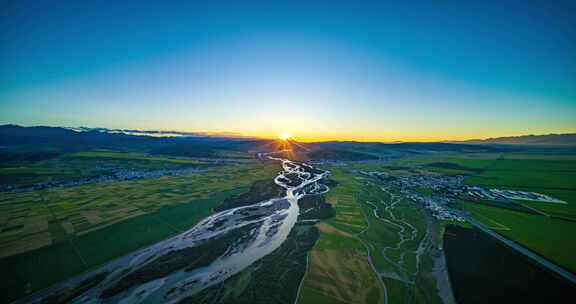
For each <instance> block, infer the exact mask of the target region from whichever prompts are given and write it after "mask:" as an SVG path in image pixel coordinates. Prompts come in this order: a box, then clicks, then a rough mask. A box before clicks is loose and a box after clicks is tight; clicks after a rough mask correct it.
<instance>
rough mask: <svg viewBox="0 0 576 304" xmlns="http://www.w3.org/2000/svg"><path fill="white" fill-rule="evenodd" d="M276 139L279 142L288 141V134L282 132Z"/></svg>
mask: <svg viewBox="0 0 576 304" xmlns="http://www.w3.org/2000/svg"><path fill="white" fill-rule="evenodd" d="M278 138H280V139H281V140H288V139H290V134H288V132H282V133H280V135H279V136H278Z"/></svg>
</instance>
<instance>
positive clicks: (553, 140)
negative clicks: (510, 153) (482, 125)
mask: <svg viewBox="0 0 576 304" xmlns="http://www.w3.org/2000/svg"><path fill="white" fill-rule="evenodd" d="M452 143H464V144H479V145H486V144H492V145H494V144H497V145H539V146H576V133H567V134H546V135H523V136H507V137H495V138H488V139H471V140H465V141H458V142H452Z"/></svg>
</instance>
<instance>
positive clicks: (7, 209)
mask: <svg viewBox="0 0 576 304" xmlns="http://www.w3.org/2000/svg"><path fill="white" fill-rule="evenodd" d="M277 170H278V167H277V166H262V165H261V164H255V165H242V166H219V167H215V168H213V169H212V170H209V171H205V172H201V173H194V174H190V175H185V176H171V177H162V178H156V179H144V180H133V181H124V182H107V183H98V184H90V185H84V186H77V187H69V188H53V189H49V190H41V191H34V192H24V193H5V194H3V196H2V197H1V199H0V215H1V221H0V224H1V226H0V227H1V228H2V230H1V231H2V232H0V249H1V250H0V253H2V256H3V258H2V259H0V268H2V269H3V274H4V275H5V276H7V277H10V278H11V279H10V281H9V283H6V284H3V286H2V289H3V290H2V295H3V301H5V300H6V299H8V298H12V299H14V298H15V297H17V296H21V295H23V294H25V293H28V292H32V291H36V290H39V289H41V288H44V287H47V286H49V285H51V284H54V283H56V282H58V281H60V280H63V279H66V278H67V277H70V276H71V275H73V274H77V273H80V272H82V271H86V270H89V269H92V268H94V267H96V266H98V265H100V264H102V263H105V262H107V261H109V260H111V259H113V258H116V257H119V256H121V255H124V254H127V253H130V252H132V251H134V250H136V249H138V248H141V247H143V246H147V245H150V244H153V243H155V242H157V241H159V240H161V239H164V238H166V237H168V236H170V235H173V234H176V233H178V232H181V231H184V230H185V229H188V228H190V227H191V226H193V225H194V224H195V223H196V222H198V221H199V220H201V219H202V218H204V217H205V216H207V215H208V214H210V213H211V212H212V208H213V207H214V206H216V205H217V204H218V203H220V202H221V201H223V200H224V198H226V197H228V196H231V195H235V194H239V193H240V192H242V191H245V190H247V189H248V188H249V186H250V185H251V184H252V183H253V182H255V181H257V180H270V179H272V178H273V176H275V174H276V171H277ZM117 240H122V242H118V241H117ZM55 265H58V266H57V267H55ZM4 297H6V298H4Z"/></svg>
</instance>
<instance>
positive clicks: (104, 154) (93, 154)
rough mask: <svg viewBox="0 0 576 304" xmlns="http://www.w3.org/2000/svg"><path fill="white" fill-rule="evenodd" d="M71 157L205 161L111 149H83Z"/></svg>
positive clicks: (197, 162) (175, 162)
mask: <svg viewBox="0 0 576 304" xmlns="http://www.w3.org/2000/svg"><path fill="white" fill-rule="evenodd" d="M70 156H71V157H88V158H112V159H123V160H125V159H129V160H145V161H161V162H170V163H174V164H192V165H198V164H202V163H205V162H202V161H199V160H196V159H183V158H174V157H167V156H152V155H148V154H143V153H126V152H113V151H84V152H78V153H74V154H71V155H70Z"/></svg>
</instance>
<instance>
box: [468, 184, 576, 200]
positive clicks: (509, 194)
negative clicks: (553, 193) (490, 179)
mask: <svg viewBox="0 0 576 304" xmlns="http://www.w3.org/2000/svg"><path fill="white" fill-rule="evenodd" d="M464 193H465V194H466V195H467V196H469V197H471V198H474V199H478V200H492V201H504V202H507V201H510V200H524V201H536V202H547V203H559V204H566V202H564V201H562V200H559V199H556V198H553V197H550V196H548V195H545V194H540V193H536V192H526V191H516V190H506V189H485V188H482V187H476V186H472V187H466V189H465V191H464Z"/></svg>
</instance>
